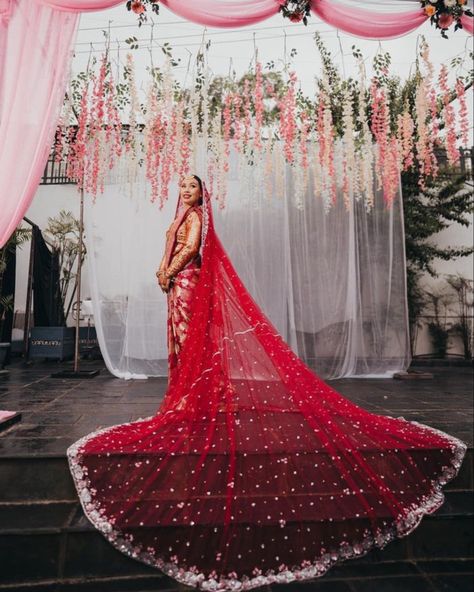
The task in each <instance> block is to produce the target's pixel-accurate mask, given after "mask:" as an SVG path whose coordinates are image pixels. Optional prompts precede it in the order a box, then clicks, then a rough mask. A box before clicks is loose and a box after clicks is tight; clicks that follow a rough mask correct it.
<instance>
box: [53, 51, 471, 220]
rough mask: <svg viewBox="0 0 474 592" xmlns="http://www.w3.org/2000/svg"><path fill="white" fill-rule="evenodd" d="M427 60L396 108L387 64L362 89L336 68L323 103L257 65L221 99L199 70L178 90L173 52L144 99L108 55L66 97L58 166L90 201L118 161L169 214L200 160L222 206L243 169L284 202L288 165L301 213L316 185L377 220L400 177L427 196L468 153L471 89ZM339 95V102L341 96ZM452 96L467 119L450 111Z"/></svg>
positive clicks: (323, 86)
mask: <svg viewBox="0 0 474 592" xmlns="http://www.w3.org/2000/svg"><path fill="white" fill-rule="evenodd" d="M420 55H421V57H422V62H421V63H422V66H423V71H421V70H420V71H418V72H417V74H416V76H415V77H414V79H413V80H414V81H415V86H414V88H413V95H412V97H411V98H408V97H407V96H406V95H404V94H403V93H402V92H401V94H400V96H401V97H405V98H404V102H402V103H401V104H400V101H399V99H398V98H397V99H396V100H393V97H392V98H391V96H392V94H393V92H392V91H393V88H392V89H391V90H390V88H391V87H390V84H391V78H390V77H389V71H388V70H389V65H390V60H389V58H388V57H387V56H388V54H384V55H382V56H380V55H379V56H377V57H376V60H375V62H374V63H375V72H374V75H373V77H372V79H370V80H367V79H366V75H365V69H364V65H363V60H362V57H361V56H358V59H359V72H360V76H359V77H358V79H357V81H356V80H352V79H351V80H349V81H344V80H342V79H341V78H338V79H337V80H336V79H335V78H334V77H335V72H336V70H333V71H331V69H330V66H329V65H328V63H327V62H326V63H325V65H324V71H323V76H322V78H321V79H320V80H319V82H318V86H317V90H316V94H315V97H314V100H310V99H309V98H305V97H304V96H303V95H302V94H301V91H300V90H298V87H299V81H298V77H297V74H296V72H294V71H290V72H288V73H284V74H283V73H275V72H269V71H268V72H266V71H264V69H263V67H262V64H261V63H259V62H258V61H257V62H256V64H255V68H254V71H253V72H249V73H247V74H246V75H245V76H244V77H243V78H242V79H241V81H239V83H236V81H234V80H231V79H225V80H224V82H223V87H222V89H223V90H222V93H221V94H220V95H219V96H218V97H216V96H215V95H213V94H212V91H211V89H212V88H214V85H213V84H212V83H213V81H212V79H211V75H210V72H209V69H208V68H207V67H206V66H205V64H203V62H202V61H199V62H198V65H197V68H198V71H197V72H196V73H195V84H193V86H192V88H191V89H181V88H180V85H179V84H178V82H177V81H176V80H175V78H174V76H173V66H172V63H173V60H172V58H171V57H170V56H169V55H167V54H166V57H165V63H164V65H163V66H162V67H160V68H152V69H151V70H150V72H151V78H150V81H149V84H148V85H146V89H147V90H146V92H144V93H141V91H139V90H138V88H137V84H136V80H135V74H134V59H133V56H132V55H131V54H129V55H128V56H127V60H126V64H125V67H124V69H123V73H122V76H121V77H120V79H119V80H114V78H113V77H112V70H113V68H112V66H111V64H110V62H109V56H108V55H107V54H106V55H104V56H103V58H102V59H101V60H100V62H99V63H98V71H97V72H95V71H93V70H91V72H89V73H88V74H87V75H81V76H80V77H79V80H80V83H78V82H77V81H76V83H75V85H73V86H75V95H73V96H72V97H71V93H69V94H68V97H67V100H66V101H65V103H64V106H63V112H62V114H61V118H60V121H59V126H58V130H57V133H56V141H55V146H54V150H55V155H56V156H55V158H56V159H58V160H59V159H62V160H65V161H66V162H67V170H68V174H69V176H70V177H71V178H72V179H76V180H77V182H78V185H79V186H80V187H84V189H85V190H86V191H87V192H89V193H90V194H92V195H93V196H96V195H98V194H100V193H101V192H102V191H103V189H104V184H105V181H106V176H107V174H108V172H109V171H111V170H112V169H114V167H115V165H116V164H117V163H119V162H121V163H125V171H126V172H125V174H124V177H123V178H124V181H125V182H128V183H129V185H130V187H132V186H133V184H134V182H135V181H136V180H137V178H138V173H139V171H140V170H141V169H143V170H144V173H145V178H146V179H147V182H148V183H149V186H150V198H151V200H152V201H154V202H155V201H156V202H157V203H158V205H159V207H160V208H161V207H163V205H164V203H165V202H166V200H167V199H168V188H169V186H170V184H171V183H173V182H176V180H178V179H179V178H180V177H181V176H182V175H184V174H186V173H188V172H189V171H191V170H195V168H196V163H197V153H198V151H199V150H201V151H202V150H204V153H205V156H207V167H208V168H207V171H206V173H205V174H206V178H207V180H208V183H209V185H210V186H211V187H213V188H215V190H216V191H215V195H216V199H218V202H219V205H220V207H224V206H225V196H226V188H227V179H228V175H229V174H230V172H231V169H232V166H231V163H232V162H236V161H235V159H236V160H237V165H236V166H237V167H238V171H244V170H245V171H246V173H245V175H247V177H249V175H255V178H256V179H261V180H262V182H261V183H259V184H258V186H259V187H266V188H268V190H269V191H271V182H270V179H271V178H273V179H274V181H273V190H274V191H275V193H276V192H281V191H282V190H283V189H282V187H283V181H282V179H284V169H285V167H287V168H288V167H291V168H292V169H293V171H294V180H295V181H294V194H295V204H296V205H297V207H304V200H303V196H304V195H305V194H307V191H308V188H309V183H310V182H311V183H312V185H313V191H314V195H315V197H316V198H318V199H322V200H323V203H324V209H325V211H326V212H328V211H329V210H330V209H331V208H332V207H334V205H335V204H336V203H337V200H338V198H339V196H340V199H342V201H343V203H344V206H345V208H346V209H347V210H348V211H349V210H350V209H351V207H352V204H353V202H354V200H355V201H359V200H363V202H364V204H365V208H366V209H367V211H370V210H371V209H372V208H373V207H374V203H375V200H374V195H375V191H376V190H380V191H381V192H382V195H383V199H384V202H385V204H386V206H387V207H391V205H392V203H393V202H394V200H395V198H396V196H397V194H398V191H399V177H400V173H401V172H403V171H407V170H413V171H415V172H417V174H418V178H419V183H420V188H421V189H422V190H423V188H424V186H425V180H426V179H427V178H436V176H437V175H438V173H439V166H438V161H437V156H436V153H437V151H438V150H442V151H443V153H444V154H446V157H447V162H448V164H449V165H450V166H452V167H454V166H456V165H457V163H458V162H459V158H460V151H459V143H460V141H461V142H462V143H463V144H464V145H466V143H467V140H468V129H469V124H468V113H467V105H466V95H465V81H464V79H462V78H459V77H458V78H457V79H456V80H455V82H454V84H451V83H450V81H449V77H448V70H447V68H446V67H445V66H442V67H441V68H440V72H439V74H438V76H437V77H435V76H434V74H435V72H434V67H433V65H432V63H431V61H430V57H429V50H428V46H427V44H426V43H425V42H424V41H423V42H422V44H421V53H420ZM272 76H273V78H272ZM122 78H123V80H122ZM278 80H280V84H279V85H278V84H277V83H275V84H274V81H278ZM337 88H341V94H340V96H336V95H335V94H334V93H337V90H335V89H337ZM410 88H411V87H410ZM124 93H125V96H124ZM74 97H75V104H74V106H73V105H72V102H73V100H74ZM455 97H456V98H458V100H459V108H458V109H454V108H453V105H452V100H453V98H455ZM142 101H143V102H142ZM74 114H77V116H78V120H77V121H75V122H74ZM73 122H74V123H75V125H72V123H73ZM71 130H73V133H72V132H71ZM206 147H207V149H206ZM233 155H234V156H233ZM233 158H234V161H232V159H233ZM249 164H250V165H251V166H250V168H249V166H248V165H249ZM122 168H123V167H122ZM249 171H250V172H249ZM252 171H253V172H252ZM239 176H240V175H239ZM249 178H250V177H249Z"/></svg>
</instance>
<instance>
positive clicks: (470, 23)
mask: <svg viewBox="0 0 474 592" xmlns="http://www.w3.org/2000/svg"><path fill="white" fill-rule="evenodd" d="M461 24H462V26H463V29H464V30H465V31H466V33H469V34H470V35H472V34H474V19H473V18H472V17H471V16H463V17H461Z"/></svg>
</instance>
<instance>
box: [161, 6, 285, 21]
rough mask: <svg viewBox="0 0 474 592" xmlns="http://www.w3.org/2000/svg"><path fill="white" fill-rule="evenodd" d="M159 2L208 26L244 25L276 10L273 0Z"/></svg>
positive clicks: (267, 16)
mask: <svg viewBox="0 0 474 592" xmlns="http://www.w3.org/2000/svg"><path fill="white" fill-rule="evenodd" d="M161 4H163V5H164V6H166V7H167V8H169V9H170V10H171V11H172V12H174V13H175V14H177V15H178V16H181V17H183V18H185V19H187V20H189V21H193V22H195V23H199V24H200V25H206V26H208V27H245V26H246V25H253V24H254V23H258V22H260V21H263V20H264V19H267V18H269V17H271V16H273V15H274V14H277V12H278V3H277V2H276V1H275V0H234V1H233V2H222V1H218V0H199V2H189V1H188V0H161Z"/></svg>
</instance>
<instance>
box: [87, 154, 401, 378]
mask: <svg viewBox="0 0 474 592" xmlns="http://www.w3.org/2000/svg"><path fill="white" fill-rule="evenodd" d="M201 154H202V153H201ZM201 160H202V162H200V163H199V166H198V167H197V172H198V174H199V171H205V170H206V166H205V162H204V161H205V158H202V159H201ZM274 165H275V166H274V167H273V171H274V178H273V179H268V178H264V171H263V169H262V168H260V167H256V168H251V167H248V166H246V165H245V164H243V163H242V160H240V159H238V158H237V155H235V154H232V158H231V171H230V174H229V183H228V196H227V199H226V207H225V208H224V209H223V210H220V209H219V207H218V205H217V203H216V202H214V212H215V218H216V227H217V230H218V233H219V235H220V237H221V240H222V242H223V244H224V246H225V247H226V249H227V251H228V253H229V255H230V257H231V260H232V261H233V263H234V265H235V267H236V269H237V272H238V273H239V275H240V277H241V278H242V280H243V281H244V283H245V285H246V286H247V288H248V289H249V291H250V292H251V294H252V295H253V297H254V298H255V299H256V301H257V302H258V304H259V305H260V306H261V308H262V310H263V311H264V312H265V314H266V315H267V316H268V317H269V318H270V320H271V321H272V322H273V323H274V325H275V326H276V327H277V329H278V331H279V332H280V333H281V334H282V335H283V337H284V338H285V340H286V341H287V342H288V343H289V344H290V345H291V347H292V348H293V350H294V351H295V352H296V353H297V354H298V355H299V356H300V357H302V358H303V359H304V360H305V361H306V362H307V363H308V364H309V365H310V366H311V367H312V368H314V369H315V371H316V372H317V373H318V374H320V375H321V376H322V377H325V378H336V377H342V376H390V375H391V374H393V372H397V371H400V370H404V369H406V368H407V366H408V364H409V361H410V354H409V338H408V324H407V303H406V286H405V254H404V232H403V215H402V201H401V196H397V198H396V199H395V202H394V205H393V207H392V209H387V208H386V207H385V206H384V204H383V200H382V196H381V194H380V193H379V192H376V201H375V207H374V209H373V210H372V211H371V212H367V210H366V208H365V206H364V204H363V203H362V202H359V203H357V202H353V203H352V206H353V207H352V208H351V211H350V212H349V213H348V212H347V211H346V210H345V208H344V204H343V202H342V199H338V202H337V205H336V206H334V207H333V208H332V210H331V211H330V212H329V213H328V214H326V213H325V212H324V205H323V200H322V199H321V196H318V195H316V196H315V195H314V192H313V186H312V185H311V183H310V185H309V187H308V189H307V191H306V193H305V195H304V196H303V199H302V201H303V207H301V204H299V203H298V201H297V199H296V198H295V183H296V180H295V174H294V171H293V170H292V169H291V167H287V168H285V169H284V170H283V169H280V171H278V166H277V163H274ZM277 177H278V178H277ZM269 187H271V188H272V189H271V191H270V192H269V191H268V188H269ZM131 192H132V195H130V193H131ZM174 209H175V195H174V191H172V192H171V198H170V200H169V202H168V203H167V204H166V206H165V208H164V209H163V210H162V211H160V210H159V209H158V206H157V205H156V204H151V203H150V201H149V197H148V191H147V189H146V186H145V183H143V182H142V181H140V182H137V183H134V184H133V185H130V184H128V183H126V182H125V181H121V178H120V174H119V173H117V172H116V173H115V174H114V179H113V180H112V179H111V180H110V181H109V183H108V184H107V185H106V190H105V193H104V195H102V196H99V197H98V198H97V200H96V203H95V204H93V203H92V201H91V200H90V199H87V200H86V244H87V248H88V266H89V269H90V272H91V274H92V277H91V284H92V298H93V305H94V313H95V322H96V326H97V330H98V337H99V341H100V345H101V350H102V353H103V355H104V358H105V361H106V364H107V367H108V368H109V370H110V371H111V372H112V373H113V374H115V375H116V376H119V377H122V378H145V377H146V376H163V375H166V355H167V352H166V299H165V297H164V295H163V294H162V293H161V291H160V290H159V288H158V287H157V285H156V281H155V276H154V273H155V270H156V268H157V266H158V264H159V261H160V258H161V255H162V252H163V247H164V236H165V231H166V229H167V227H168V225H169V224H170V222H171V220H172V218H173V216H174Z"/></svg>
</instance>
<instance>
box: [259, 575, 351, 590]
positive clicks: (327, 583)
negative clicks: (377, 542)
mask: <svg viewBox="0 0 474 592" xmlns="http://www.w3.org/2000/svg"><path fill="white" fill-rule="evenodd" d="M324 578H325V576H322V578H318V579H315V580H309V581H308V582H292V583H290V584H273V585H271V586H269V590H271V592H352V591H353V588H352V587H351V586H350V584H349V583H348V582H342V581H331V580H326V579H324ZM257 590H260V588H258V589H257Z"/></svg>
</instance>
